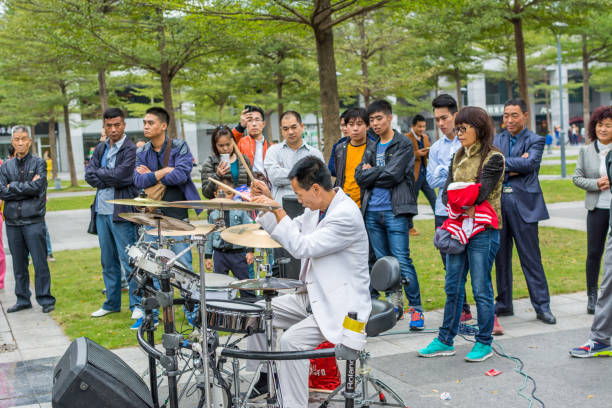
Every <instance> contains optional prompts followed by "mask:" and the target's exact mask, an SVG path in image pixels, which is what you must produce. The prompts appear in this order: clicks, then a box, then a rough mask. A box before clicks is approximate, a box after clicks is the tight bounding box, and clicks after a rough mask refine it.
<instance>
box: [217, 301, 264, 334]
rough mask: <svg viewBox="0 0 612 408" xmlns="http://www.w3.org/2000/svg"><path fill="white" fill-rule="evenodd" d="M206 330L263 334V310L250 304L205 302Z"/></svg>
mask: <svg viewBox="0 0 612 408" xmlns="http://www.w3.org/2000/svg"><path fill="white" fill-rule="evenodd" d="M206 316H207V320H208V325H207V326H208V328H209V329H212V330H219V331H226V332H231V333H245V334H253V333H263V332H264V308H263V307H261V306H259V305H255V304H252V303H245V302H238V301H231V300H211V301H208V300H207V301H206Z"/></svg>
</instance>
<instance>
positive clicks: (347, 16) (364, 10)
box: [319, 0, 392, 31]
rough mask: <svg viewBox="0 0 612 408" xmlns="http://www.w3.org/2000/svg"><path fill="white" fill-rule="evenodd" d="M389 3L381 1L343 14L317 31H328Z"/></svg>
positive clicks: (389, 0)
mask: <svg viewBox="0 0 612 408" xmlns="http://www.w3.org/2000/svg"><path fill="white" fill-rule="evenodd" d="M391 1H392V0H382V1H379V2H377V3H374V4H371V5H369V6H367V7H362V8H360V9H359V10H355V11H352V12H350V13H347V14H345V15H343V16H340V17H338V18H337V19H335V20H332V22H331V23H329V24H326V25H323V26H320V27H319V30H321V31H325V30H328V29H330V28H332V27H333V26H335V25H337V24H340V23H342V22H344V21H346V20H348V19H351V18H353V17H356V16H359V15H362V14H367V13H369V12H370V11H372V10H376V9H378V8H381V7H382V6H384V5H385V4H387V3H389V2H391Z"/></svg>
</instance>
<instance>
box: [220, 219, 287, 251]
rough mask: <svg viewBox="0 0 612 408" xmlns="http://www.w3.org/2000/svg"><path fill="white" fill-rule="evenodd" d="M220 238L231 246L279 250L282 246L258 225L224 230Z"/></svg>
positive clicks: (236, 226) (238, 226)
mask: <svg viewBox="0 0 612 408" xmlns="http://www.w3.org/2000/svg"><path fill="white" fill-rule="evenodd" d="M221 238H223V240H224V241H227V242H229V243H231V244H235V245H242V246H245V247H251V248H280V247H281V246H282V245H281V244H279V243H278V242H276V241H275V240H273V239H272V237H270V234H268V233H267V232H266V231H264V230H263V229H261V227H260V226H259V224H241V225H234V226H233V227H229V228H226V229H225V230H224V231H223V232H221Z"/></svg>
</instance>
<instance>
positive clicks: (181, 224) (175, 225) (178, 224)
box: [119, 213, 195, 235]
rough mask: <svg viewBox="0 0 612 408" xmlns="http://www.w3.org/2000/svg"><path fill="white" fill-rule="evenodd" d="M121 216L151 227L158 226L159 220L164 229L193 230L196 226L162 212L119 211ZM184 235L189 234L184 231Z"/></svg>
mask: <svg viewBox="0 0 612 408" xmlns="http://www.w3.org/2000/svg"><path fill="white" fill-rule="evenodd" d="M119 217H121V218H123V219H124V220H128V221H130V222H133V223H135V224H140V225H148V226H150V227H157V226H158V222H159V227H161V229H162V231H163V230H164V229H168V230H180V231H193V230H194V229H195V227H194V226H193V225H191V224H189V223H188V222H185V221H181V220H177V219H176V218H172V217H166V216H165V215H161V214H143V213H119ZM183 235H188V234H185V233H183Z"/></svg>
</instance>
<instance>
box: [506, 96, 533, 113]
mask: <svg viewBox="0 0 612 408" xmlns="http://www.w3.org/2000/svg"><path fill="white" fill-rule="evenodd" d="M506 106H518V107H519V108H521V112H523V113H527V111H528V110H529V109H527V104H526V103H525V101H524V100H522V99H521V98H512V99H508V101H506V103H504V109H506Z"/></svg>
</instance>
